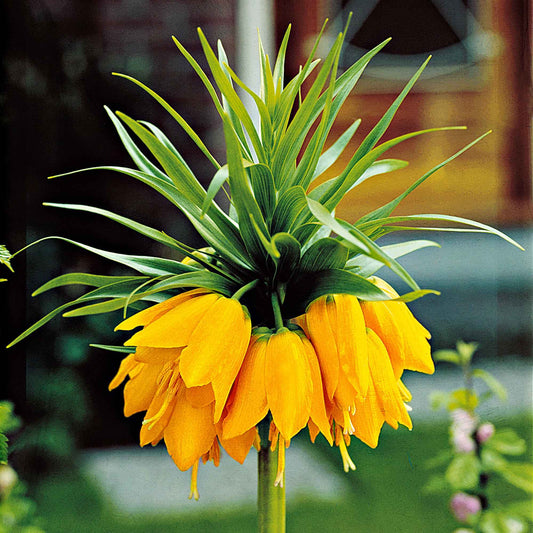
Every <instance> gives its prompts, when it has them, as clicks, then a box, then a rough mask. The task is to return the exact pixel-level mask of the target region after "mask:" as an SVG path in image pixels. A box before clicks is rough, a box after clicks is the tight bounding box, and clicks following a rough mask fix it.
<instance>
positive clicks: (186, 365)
mask: <svg viewBox="0 0 533 533" xmlns="http://www.w3.org/2000/svg"><path fill="white" fill-rule="evenodd" d="M374 282H375V283H376V284H378V285H379V286H381V287H382V288H383V290H386V291H388V292H389V293H390V295H391V297H392V298H395V297H397V295H396V293H394V291H393V289H392V288H391V287H390V286H389V285H387V284H386V283H385V282H384V281H382V280H379V279H377V278H375V279H374ZM138 327H142V329H141V330H140V331H138V332H137V333H135V334H134V335H133V336H132V337H131V338H130V339H129V340H127V341H126V343H125V345H126V346H131V347H134V348H135V352H134V353H131V354H130V355H128V356H127V357H126V358H125V359H124V360H123V361H122V363H121V365H120V369H119V371H118V373H117V375H116V377H115V378H114V379H113V381H112V382H111V384H110V389H113V388H115V387H117V386H118V385H119V384H120V383H121V382H122V381H123V380H124V379H125V378H126V377H129V380H128V381H127V383H126V385H125V387H124V413H125V415H126V416H129V415H131V414H133V413H137V412H140V411H146V414H145V417H144V421H143V425H142V429H141V434H140V443H141V445H142V446H144V445H146V444H148V443H150V444H152V445H155V444H157V443H158V442H159V441H160V440H161V439H164V441H165V444H166V446H167V449H168V451H169V454H170V455H171V457H172V458H173V460H174V462H175V463H176V465H177V466H178V468H180V469H181V470H187V469H189V468H191V467H192V474H193V475H192V485H191V496H193V495H194V496H195V497H197V494H198V493H197V489H196V476H197V472H198V464H199V461H200V460H203V461H204V462H206V461H207V460H213V461H214V463H215V464H216V465H218V462H219V458H220V451H219V445H221V446H222V447H223V448H224V449H225V450H226V451H227V453H228V454H229V455H230V456H231V457H233V458H234V459H235V460H237V461H239V462H241V463H242V462H243V461H244V459H245V457H246V456H247V454H248V452H249V450H250V448H251V447H252V445H253V444H254V443H255V444H256V446H257V445H258V431H257V426H258V424H260V423H265V422H263V421H266V423H268V422H269V421H270V442H271V446H272V448H273V449H275V448H276V447H277V449H278V478H277V482H278V483H282V479H283V470H284V462H285V461H284V453H285V448H286V447H288V446H289V444H290V441H291V439H292V438H293V437H294V436H295V435H296V434H297V433H298V432H299V431H300V430H302V429H303V428H305V427H306V426H307V427H308V429H309V433H310V436H311V439H312V440H313V441H314V440H315V438H316V436H317V435H318V433H322V434H323V435H324V437H325V438H326V439H327V440H328V442H329V443H330V444H333V443H335V445H337V446H338V447H339V449H340V451H341V455H342V458H343V462H344V469H345V470H346V471H348V470H349V469H350V468H352V469H353V468H355V466H354V464H353V462H352V460H351V459H350V457H349V455H348V451H347V448H346V445H347V444H349V443H350V437H351V436H352V435H354V436H356V437H357V438H359V439H361V440H362V441H363V442H365V443H366V444H368V445H369V446H371V447H375V446H376V445H377V442H378V437H379V433H380V431H381V427H382V426H383V423H384V422H386V423H387V424H389V425H390V426H392V427H393V428H395V429H396V428H397V427H398V424H402V425H404V426H406V427H408V428H411V427H412V424H411V420H410V417H409V414H408V410H407V407H406V405H405V402H407V401H409V400H410V398H411V396H410V393H409V391H408V390H407V389H406V387H405V386H404V385H403V383H402V382H401V376H402V373H403V371H404V369H411V370H418V371H421V372H433V362H432V360H431V356H430V348H429V343H428V341H427V339H428V338H429V333H428V332H427V331H426V330H425V329H424V328H423V327H422V326H421V325H420V323H419V322H418V321H417V320H416V319H415V318H414V317H413V315H412V314H411V312H410V311H409V309H408V308H407V306H406V305H405V304H404V303H403V302H397V301H396V302H395V301H384V302H360V301H359V300H358V298H357V297H355V296H352V295H348V294H334V295H329V296H322V297H320V298H318V299H316V300H315V301H314V302H312V303H311V305H310V306H309V308H308V309H307V312H306V313H305V314H304V315H302V316H300V317H297V318H296V319H295V320H293V321H291V322H287V324H286V326H282V327H279V328H277V329H269V328H266V327H255V328H253V330H252V325H251V321H250V316H249V313H248V310H247V309H246V307H244V306H243V305H241V303H240V302H239V301H238V300H237V299H236V298H227V297H225V296H222V295H220V294H217V293H215V292H212V291H208V290H205V289H195V290H190V291H187V292H184V293H182V294H180V295H178V296H175V297H173V298H170V299H168V300H166V301H164V302H162V303H159V304H156V305H154V306H152V307H149V308H147V309H145V310H144V311H141V312H139V313H137V314H135V315H133V316H131V317H130V318H128V319H126V320H125V321H123V322H122V323H120V324H119V325H118V326H117V329H120V330H132V329H134V328H138Z"/></svg>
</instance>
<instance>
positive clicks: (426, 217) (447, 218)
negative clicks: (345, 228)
mask: <svg viewBox="0 0 533 533" xmlns="http://www.w3.org/2000/svg"><path fill="white" fill-rule="evenodd" d="M435 220H438V221H442V222H456V223H458V224H465V225H467V226H473V227H475V228H480V229H482V230H484V231H485V232H487V233H491V234H493V235H497V236H498V237H501V238H502V239H503V240H505V241H507V242H509V243H510V244H512V245H513V246H516V247H517V248H520V250H524V248H522V246H520V244H518V243H517V242H516V241H514V240H513V239H511V238H510V237H508V236H507V235H505V233H503V232H501V231H499V230H497V229H495V228H492V227H491V226H487V225H486V224H482V223H481V222H476V221H475V220H470V219H467V218H462V217H455V216H451V215H438V214H423V215H406V216H395V217H386V218H381V219H377V220H372V221H368V222H365V223H359V221H358V222H356V223H355V224H356V225H357V227H358V228H359V229H360V230H361V231H364V232H365V233H367V230H368V229H369V228H371V227H372V226H374V227H376V226H381V225H383V224H396V223H397V222H411V221H415V222H426V221H428V222H429V221H435ZM426 229H428V228H425V227H420V230H426ZM451 229H453V228H451Z"/></svg>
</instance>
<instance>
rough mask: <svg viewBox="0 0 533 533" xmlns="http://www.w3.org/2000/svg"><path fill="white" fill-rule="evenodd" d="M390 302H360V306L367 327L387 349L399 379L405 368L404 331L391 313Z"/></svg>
mask: <svg viewBox="0 0 533 533" xmlns="http://www.w3.org/2000/svg"><path fill="white" fill-rule="evenodd" d="M391 305H394V304H393V303H392V302H362V303H361V308H362V310H363V315H364V317H365V323H366V326H367V327H368V328H370V329H371V330H372V331H374V332H375V333H376V334H377V335H378V336H379V338H380V339H381V341H382V342H383V344H384V345H385V348H386V349H387V353H388V356H389V358H390V362H391V364H392V368H393V370H394V375H395V376H396V379H400V377H401V375H402V373H403V370H404V368H405V342H404V337H405V335H404V332H403V330H402V328H401V327H400V325H399V324H398V322H397V316H396V314H395V313H393V308H391Z"/></svg>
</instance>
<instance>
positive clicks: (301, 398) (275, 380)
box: [265, 328, 313, 440]
mask: <svg viewBox="0 0 533 533" xmlns="http://www.w3.org/2000/svg"><path fill="white" fill-rule="evenodd" d="M265 387H266V393H267V399H268V405H269V407H270V411H271V412H272V418H273V420H274V423H275V425H276V427H277V428H278V429H279V431H280V433H281V434H282V435H283V438H284V439H285V440H289V439H291V438H292V437H293V436H294V435H296V433H298V431H300V429H302V428H303V427H304V426H305V425H306V424H307V421H308V420H309V414H310V411H311V397H312V393H313V383H312V380H311V371H310V369H309V363H308V361H307V356H306V354H305V350H304V347H303V344H302V342H301V341H300V338H299V336H298V334H296V333H294V332H292V331H289V330H287V329H285V328H283V329H280V330H279V331H278V332H277V333H274V334H273V335H272V336H271V337H270V338H269V340H268V345H267V351H266V365H265Z"/></svg>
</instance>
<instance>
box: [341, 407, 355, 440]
mask: <svg viewBox="0 0 533 533" xmlns="http://www.w3.org/2000/svg"><path fill="white" fill-rule="evenodd" d="M342 416H343V419H344V420H343V422H344V434H345V435H353V434H354V433H355V428H354V427H353V424H352V420H351V418H350V413H349V411H343V412H342Z"/></svg>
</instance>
